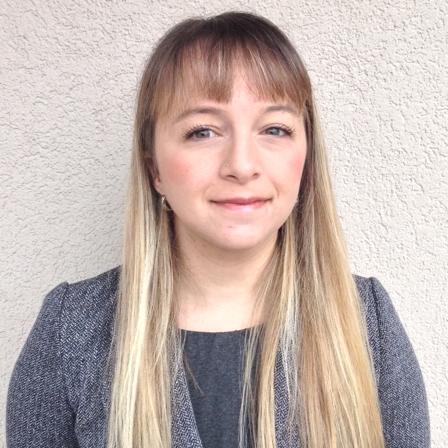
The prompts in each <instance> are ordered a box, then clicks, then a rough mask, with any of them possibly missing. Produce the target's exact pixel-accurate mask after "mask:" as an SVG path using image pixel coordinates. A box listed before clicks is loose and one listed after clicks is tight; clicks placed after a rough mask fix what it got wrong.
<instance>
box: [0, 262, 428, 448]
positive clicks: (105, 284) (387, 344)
mask: <svg viewBox="0 0 448 448" xmlns="http://www.w3.org/2000/svg"><path fill="white" fill-rule="evenodd" d="M118 275H119V270H118V269H114V270H112V271H109V272H106V273H104V274H102V275H100V276H98V277H96V278H94V279H90V280H86V281H83V282H79V283H75V284H72V285H69V284H67V283H64V284H61V285H59V286H58V287H56V288H55V289H54V290H52V291H51V292H50V293H49V294H48V295H47V297H46V298H45V301H44V304H43V306H42V309H41V311H40V313H39V316H38V318H37V320H36V323H35V324H34V327H33V329H32V331H31V334H30V335H29V337H28V340H27V342H26V344H25V347H24V348H23V350H22V352H21V354H20V356H19V359H18V361H17V364H16V366H15V369H14V372H13V375H12V379H11V383H10V387H9V393H8V404H7V422H6V428H7V444H8V447H9V448H50V447H64V448H75V447H77V448H104V447H105V446H106V442H105V441H106V431H107V410H108V408H109V400H110V387H111V378H112V377H111V370H110V369H107V368H106V366H107V363H108V354H109V350H110V345H111V338H112V329H113V321H114V314H115V306H116V292H117V283H118ZM355 279H356V283H357V286H358V289H359V292H360V296H361V299H362V302H363V304H364V309H365V314H366V322H367V327H368V332H369V342H370V345H371V349H372V355H373V360H374V367H375V375H376V378H377V384H378V392H379V399H380V406H381V416H382V422H383V431H384V436H385V440H386V447H387V448H427V447H429V446H430V443H429V418H428V409H427V400H426V394H425V389H424V384H423V379H422V375H421V372H420V368H419V366H418V363H417V360H416V358H415V354H414V352H413V350H412V347H411V345H410V343H409V340H408V338H407V336H406V333H405V331H404V329H403V327H402V325H401V323H400V321H399V319H398V316H397V314H396V312H395V310H394V307H393V305H392V303H391V301H390V299H389V297H388V295H387V293H386V292H385V290H384V289H383V287H382V286H381V285H380V283H379V282H378V281H377V280H376V279H364V278H361V277H356V278H355ZM180 365H181V366H182V364H180ZM274 390H275V425H276V438H277V448H286V447H288V445H289V443H288V442H289V440H290V439H289V437H288V435H287V432H286V429H285V424H284V423H285V417H286V415H287V409H288V403H287V396H286V387H285V374H284V372H283V370H282V362H281V358H280V356H278V357H277V364H276V369H275V375H274ZM172 409H173V416H172V446H173V448H202V444H201V440H200V437H199V433H198V429H197V425H196V421H195V417H194V412H193V408H192V404H191V399H190V395H189V392H188V385H187V379H186V374H185V370H184V369H183V368H182V367H181V368H180V369H179V370H178V373H177V376H176V378H175V382H174V390H173V396H172ZM292 442H293V446H294V447H298V446H299V442H298V437H297V434H295V435H293V438H292Z"/></svg>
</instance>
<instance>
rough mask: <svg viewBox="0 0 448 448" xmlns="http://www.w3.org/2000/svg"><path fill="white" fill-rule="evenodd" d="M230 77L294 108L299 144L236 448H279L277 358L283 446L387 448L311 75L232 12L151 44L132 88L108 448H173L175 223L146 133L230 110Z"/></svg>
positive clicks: (252, 349)
mask: <svg viewBox="0 0 448 448" xmlns="http://www.w3.org/2000/svg"><path fill="white" fill-rule="evenodd" d="M237 73H238V74H242V76H243V77H244V78H245V80H246V81H247V82H248V84H249V85H250V86H251V88H253V90H254V92H256V93H257V94H258V95H259V96H260V98H263V99H270V100H274V101H286V102H288V103H290V104H292V105H294V106H296V107H297V108H298V109H299V110H300V111H301V112H302V114H303V118H304V122H305V129H306V136H307V155H306V160H305V165H304V169H303V174H302V180H301V185H300V190H299V195H298V202H297V206H296V207H294V209H293V212H292V213H291V215H290V216H289V217H288V219H287V221H286V222H285V223H284V225H283V226H282V227H281V228H280V230H279V234H278V240H277V246H276V250H275V252H274V254H273V256H272V259H271V260H270V263H269V265H268V266H267V268H266V271H265V274H264V275H263V276H262V279H260V282H259V285H258V291H257V304H256V306H257V308H258V309H259V310H261V311H262V314H263V316H266V318H265V320H264V321H263V325H261V326H256V327H254V328H252V329H251V330H250V331H249V337H248V339H247V343H246V367H245V374H244V386H243V400H242V407H241V415H240V446H241V447H244V445H245V444H246V437H245V434H246V432H251V434H253V437H254V443H255V447H256V448H274V447H275V446H276V442H275V418H274V370H275V368H276V360H278V359H279V358H278V357H279V356H280V358H281V364H282V367H283V370H284V372H285V376H286V385H287V390H288V399H289V415H288V418H287V422H286V423H287V424H288V427H289V428H290V431H291V434H294V432H295V433H297V434H299V437H300V442H301V446H302V447H303V448H341V447H344V448H380V447H384V441H383V435H382V428H381V419H380V412H379V404H378V395H377V390H376V383H375V377H374V373H373V366H372V360H371V354H370V350H369V346H368V337H367V330H366V324H365V319H364V315H363V310H362V306H361V304H360V299H359V296H358V292H357V289H356V285H355V283H354V280H353V277H352V275H351V273H350V269H349V265H348V260H347V253H346V248H345V242H344V238H343V234H342V230H341V226H340V223H339V218H338V215H337V212H336V207H335V200H334V195H333V191H332V186H331V181H330V175H329V169H328V163H327V157H326V151H325V145H324V141H323V137H322V132H321V130H320V126H319V120H318V117H317V112H316V106H315V104H314V100H313V94H312V88H311V82H310V79H309V76H308V73H307V71H306V68H305V65H304V64H303V62H302V60H301V58H300V56H299V55H298V53H297V51H296V50H295V48H294V46H293V45H292V44H291V42H290V41H289V40H288V38H287V37H286V36H285V34H284V33H283V32H282V31H280V30H279V29H278V28H277V27H276V26H275V25H274V24H272V23H271V22H270V21H268V20H267V19H265V18H262V17H260V16H257V15H254V14H249V13H240V12H228V13H224V14H220V15H217V16H214V17H211V18H195V19H188V20H185V21H183V22H181V23H179V24H177V25H176V26H174V27H173V28H172V29H171V30H169V31H168V32H167V34H165V36H163V37H162V39H161V40H160V41H159V43H158V45H157V46H156V48H155V50H154V52H153V53H152V55H151V57H150V59H149V61H148V63H147V65H146V68H145V70H144V73H143V76H142V80H141V85H140V91H139V96H138V103H137V113H136V121H135V132H134V148H133V154H132V162H131V177H130V184H129V190H128V200H127V212H126V222H125V236H124V251H123V266H122V270H121V277H120V291H119V297H118V308H117V317H116V326H115V335H114V345H113V346H114V351H113V354H112V359H113V360H114V380H113V387H112V396H111V408H110V416H109V430H108V434H109V439H108V448H137V447H138V448H168V447H170V446H171V444H172V434H171V415H172V409H171V408H172V406H171V403H172V401H171V395H172V391H173V382H174V378H175V376H176V374H177V368H178V367H179V364H180V363H182V356H181V343H180V342H181V341H180V335H179V331H178V329H177V328H176V294H175V292H176V284H177V281H178V278H179V272H180V269H179V266H180V263H181V262H182V260H181V256H180V254H178V253H177V251H176V245H175V241H174V238H175V236H174V230H173V226H172V222H171V219H172V213H171V212H167V210H166V209H165V208H163V207H162V201H161V198H160V195H159V193H158V192H157V191H156V189H155V188H154V184H153V174H154V173H155V172H157V161H156V159H155V156H154V154H155V151H154V130H155V124H156V122H157V120H158V119H160V118H161V117H164V116H166V115H167V114H169V113H170V109H171V108H172V107H173V106H175V105H179V104H181V105H182V104H186V103H187V102H188V99H189V98H191V96H192V92H193V93H199V94H200V95H201V96H203V97H205V98H208V99H211V100H215V101H219V102H228V101H230V99H231V96H232V89H233V81H234V78H235V76H236V74H237ZM257 347H258V349H257ZM256 352H257V353H258V354H257V355H256ZM253 363H256V366H257V367H256V376H255V378H254V377H253V375H252V373H251V372H252V365H253ZM247 416H249V418H247ZM248 422H249V423H248ZM292 439H293V438H291V440H292Z"/></svg>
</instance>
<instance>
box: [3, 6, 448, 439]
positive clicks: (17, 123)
mask: <svg viewBox="0 0 448 448" xmlns="http://www.w3.org/2000/svg"><path fill="white" fill-rule="evenodd" d="M223 5H224V6H223ZM447 5H448V3H447V2H446V0H420V1H418V2H417V1H412V2H411V1H409V0H375V1H367V0H366V1H363V0H360V1H349V0H341V1H336V0H335V1H329V0H328V1H325V0H316V1H313V0H310V1H306V2H305V1H304V2H300V1H298V0H295V1H294V0H292V1H291V0H259V1H256V0H253V1H237V0H227V1H226V2H225V4H224V3H223V2H222V1H220V0H207V1H205V0H203V1H201V0H196V1H195V0H178V1H171V2H169V3H167V2H160V1H147V2H145V1H143V0H126V1H121V0H109V1H107V0H89V1H87V0H39V1H32V0H16V1H12V0H0V104H1V107H0V185H1V189H0V210H1V213H0V272H1V279H0V280H1V281H0V307H1V310H0V338H1V340H0V347H1V349H0V353H1V354H0V414H1V415H0V418H1V419H2V420H3V416H4V404H5V397H6V389H7V383H8V379H9V376H10V374H11V370H12V367H13V364H14V362H15V360H16V358H17V356H18V354H19V350H20V348H21V346H22V345H23V343H24V341H25V338H26V335H27V334H28V332H29V330H30V328H31V325H32V323H33V321H34V319H35V318H36V314H37V312H38V310H39V307H40V305H41V302H42V298H43V296H44V294H45V293H46V292H48V291H49V290H50V288H52V287H53V286H55V285H56V284H58V283H59V282H61V281H64V280H68V281H75V280H79V279H82V278H86V277H89V276H93V275H95V274H97V273H100V272H101V271H104V270H106V269H108V268H111V267H113V266H115V265H117V264H118V263H119V258H120V241H121V229H122V224H121V222H122V206H123V197H124V189H125V183H126V176H127V170H128V161H129V151H130V146H131V132H132V121H133V107H134V97H135V86H136V83H137V80H138V78H139V73H140V72H141V69H142V65H143V62H144V60H145V58H146V56H147V54H148V52H149V51H150V49H151V47H152V45H153V44H154V42H155V40H156V39H157V38H158V37H160V36H161V34H162V33H163V32H164V31H165V30H166V29H167V28H168V27H169V26H170V25H172V24H173V23H175V22H177V21H178V20H180V19H182V18H185V17H188V16H191V15H200V14H210V13H216V12H220V11H224V10H229V9H239V10H250V11H255V12H258V13H261V14H264V15H265V16H267V17H269V18H271V19H272V20H273V21H274V22H275V23H277V24H278V25H280V26H281V27H282V28H283V29H284V30H285V31H286V32H287V33H288V34H289V35H290V37H291V38H292V39H293V40H294V41H295V42H296V44H297V46H298V48H299V50H300V51H301V53H302V55H303V56H304V59H305V61H306V63H307V66H308V67H309V70H310V73H311V76H312V80H313V82H314V85H315V88H316V92H317V96H318V99H319V104H320V108H321V114H322V121H323V122H324V129H325V133H326V136H327V142H328V147H329V152H330V159H331V163H332V169H333V172H334V177H335V186H336V192H337V199H338V203H339V207H340V214H341V217H342V220H343V224H344V228H345V230H346V235H347V239H348V244H349V248H350V254H351V259H352V263H353V270H354V272H357V273H359V274H361V275H369V276H370V275H373V276H376V277H378V278H379V279H380V280H381V281H382V283H383V284H384V285H385V287H386V289H388V290H389V292H390V293H391V296H392V299H393V300H394V303H395V305H396V307H397V309H398V311H399V313H400V315H401V318H402V320H403V322H404V325H405V327H406V329H407V331H408V333H409V335H410V337H411V340H412V341H413V344H414V347H415V350H416V352H417V355H418V358H419V360H420V363H421V365H422V369H423V374H424V377H425V380H426V384H427V389H428V394H429V401H430V412H431V419H432V433H433V442H434V443H433V446H434V447H435V448H443V447H444V446H445V444H444V440H446V422H447V419H448V415H447V411H446V408H447V405H448V399H447V396H448V380H447V375H446V372H447V371H448V359H447V358H448V357H447V320H448V313H447V301H446V300H445V299H446V294H447V292H446V291H447V277H448V275H447V270H448V228H447V212H448V156H447V155H448V148H447V142H448V135H447V134H448V132H447V123H448V113H447V110H448V109H447V100H448V95H447V93H448V89H447V84H448V81H447V80H448V73H447V71H448V70H447V69H448V62H447V56H446V55H447V50H448V47H447V36H448V25H447V17H448V10H447V9H448V7H447ZM0 428H1V430H0V431H1V434H0V446H1V445H2V444H3V443H4V434H3V432H4V425H3V424H2V426H0Z"/></svg>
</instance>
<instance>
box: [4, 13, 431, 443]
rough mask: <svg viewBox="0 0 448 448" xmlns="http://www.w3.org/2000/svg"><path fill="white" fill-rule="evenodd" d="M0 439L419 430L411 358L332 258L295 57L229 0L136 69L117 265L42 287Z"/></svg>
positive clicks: (339, 251)
mask: <svg viewBox="0 0 448 448" xmlns="http://www.w3.org/2000/svg"><path fill="white" fill-rule="evenodd" d="M8 403H9V404H8V422H7V430H8V443H9V445H8V446H9V447H11V448H15V447H22V446H23V447H25V446H26V447H44V446H45V447H50V446H51V447H53V446H55V447H56V446H64V447H75V446H76V447H90V446H95V447H102V446H104V447H105V446H107V447H109V448H115V447H126V448H128V447H129V448H130V447H139V448H140V447H142V448H143V447H151V448H154V447H159V448H162V447H163V448H165V447H168V446H173V447H200V446H204V447H235V446H238V445H240V446H256V447H259V448H267V447H275V446H277V447H287V446H293V447H297V446H302V447H309V448H318V447H319V448H322V447H325V448H327V447H335V448H336V447H359V448H361V447H362V448H369V447H371V448H373V447H383V446H386V447H397V448H398V447H407V448H410V447H419V448H421V447H427V446H429V429H428V414H427V404H426V397H425V390H424V386H423V381H422V377H421V373H420V370H419V367H418V364H417V361H416V359H415V355H414V353H413V351H412V348H411V346H410V343H409V341H408V339H407V337H406V334H405V333H404V330H403V328H402V326H401V324H400V322H399V320H398V317H397V316H396V313H395V311H394V309H393V306H392V304H391V302H390V300H389V298H388V296H387V293H386V292H385V291H384V290H383V288H382V287H381V285H380V284H379V283H378V281H377V280H375V279H363V278H359V277H355V278H353V277H352V275H351V274H350V270H349V267H348V263H347V256H346V252H345V247H344V241H343V236H342V232H341V229H340V225H339V221H338V217H337V213H336V209H335V203H334V198H333V194H332V189H331V183H330V178H329V174H328V168H327V162H326V155H325V149H324V144H323V140H322V135H321V131H320V129H319V123H318V120H317V116H316V110H315V105H314V100H313V95H312V90H311V85H310V80H309V77H308V75H307V72H306V70H305V67H304V65H303V63H302V61H301V60H300V57H299V56H298V54H297V52H296V51H295V49H294V48H293V46H292V45H291V43H290V42H289V41H288V39H287V38H286V37H285V36H284V35H283V34H282V32H281V31H279V30H278V28H276V27H275V26H274V25H273V24H271V23H270V22H268V21H267V20H265V19H263V18H261V17H258V16H255V15H251V14H243V13H226V14H222V15H219V16H216V17H213V18H211V19H194V20H187V21H185V22H182V23H180V24H178V25H177V26H175V27H174V28H173V29H171V30H170V31H169V32H168V33H167V34H166V35H165V36H164V38H163V39H162V40H161V41H160V43H159V45H158V46H157V48H156V49H155V51H154V53H153V55H152V56H151V58H150V60H149V62H148V64H147V67H146V70H145V72H144V75H143V79H142V82H141V88H140V94H139V99H138V108H137V117H136V125H135V145H134V153H133V159H132V168H131V183H130V189H129V198H128V210H127V221H126V230H125V244H124V261H123V266H122V268H121V270H117V269H115V270H113V271H109V272H107V273H105V274H102V275H101V276H99V277H96V278H94V279H91V280H87V281H84V282H80V283H78V284H74V285H68V284H62V285H60V286H58V287H57V288H56V289H55V290H53V291H52V292H51V293H50V294H49V295H48V296H47V298H46V300H45V303H44V305H43V308H42V311H41V313H40V315H39V317H38V320H37V322H36V324H35V326H34V328H33V331H32V333H31V335H30V337H29V339H28V341H27V344H26V346H25V348H24V350H23V351H22V354H21V356H20V358H19V361H18V363H17V365H16V368H15V371H14V374H13V379H12V382H11V386H10V392H9V402H8Z"/></svg>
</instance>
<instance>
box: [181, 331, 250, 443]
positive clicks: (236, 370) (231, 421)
mask: <svg viewBox="0 0 448 448" xmlns="http://www.w3.org/2000/svg"><path fill="white" fill-rule="evenodd" d="M182 333H183V337H184V338H185V344H184V353H185V360H186V362H185V364H186V369H185V371H186V376H187V381H188V390H189V391H190V398H191V403H192V406H193V412H194V417H195V420H196V425H197V427H198V432H199V436H200V438H201V442H202V446H203V447H204V448H216V447H220V448H235V447H237V446H238V428H239V416H240V408H241V398H242V380H243V373H244V345H245V337H246V335H247V333H248V332H247V330H239V331H229V332H222V333H204V332H196V331H183V332H182Z"/></svg>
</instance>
